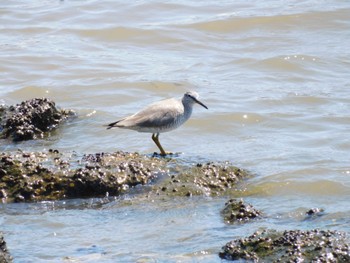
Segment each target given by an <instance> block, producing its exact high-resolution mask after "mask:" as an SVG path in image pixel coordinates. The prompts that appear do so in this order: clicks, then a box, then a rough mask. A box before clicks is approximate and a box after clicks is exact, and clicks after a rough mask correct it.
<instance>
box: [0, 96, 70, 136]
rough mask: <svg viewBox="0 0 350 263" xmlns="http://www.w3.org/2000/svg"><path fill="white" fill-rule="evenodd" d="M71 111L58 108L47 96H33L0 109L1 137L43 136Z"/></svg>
mask: <svg viewBox="0 0 350 263" xmlns="http://www.w3.org/2000/svg"><path fill="white" fill-rule="evenodd" d="M71 116H74V112H73V111H66V110H59V109H57V108H56V105H55V102H53V101H52V100H50V99H47V98H35V99H31V100H27V101H23V102H22V103H20V104H17V105H14V106H10V107H5V106H2V107H1V109H0V132H1V137H3V138H11V139H12V140H13V141H23V140H31V139H37V138H43V137H44V136H45V135H46V134H47V132H49V131H51V130H53V129H55V128H57V126H58V125H59V124H60V123H61V122H62V121H64V120H66V119H67V118H68V117H71Z"/></svg>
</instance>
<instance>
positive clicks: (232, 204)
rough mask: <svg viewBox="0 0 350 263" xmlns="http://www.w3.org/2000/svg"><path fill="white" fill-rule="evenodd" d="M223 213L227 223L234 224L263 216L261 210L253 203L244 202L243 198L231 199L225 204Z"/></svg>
mask: <svg viewBox="0 0 350 263" xmlns="http://www.w3.org/2000/svg"><path fill="white" fill-rule="evenodd" d="M221 215H222V216H223V217H224V221H225V222H226V223H228V224H233V223H237V222H247V221H249V220H252V219H255V218H259V217H261V212H260V211H259V210H257V209H255V208H254V207H253V206H252V205H250V204H247V203H244V202H243V200H239V201H238V200H236V199H231V200H229V201H228V202H227V203H226V204H225V207H224V209H223V210H222V211H221Z"/></svg>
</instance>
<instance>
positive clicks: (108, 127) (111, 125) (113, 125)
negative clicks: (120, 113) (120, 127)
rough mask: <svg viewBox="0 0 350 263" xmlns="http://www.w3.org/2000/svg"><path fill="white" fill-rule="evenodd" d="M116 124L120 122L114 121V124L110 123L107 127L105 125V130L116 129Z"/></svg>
mask: <svg viewBox="0 0 350 263" xmlns="http://www.w3.org/2000/svg"><path fill="white" fill-rule="evenodd" d="M118 122H120V120H119V121H116V122H112V123H110V124H107V125H105V126H107V130H109V129H112V128H114V127H117V126H116V124H118Z"/></svg>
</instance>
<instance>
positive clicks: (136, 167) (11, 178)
mask: <svg viewBox="0 0 350 263" xmlns="http://www.w3.org/2000/svg"><path fill="white" fill-rule="evenodd" d="M163 169H166V161H165V160H163V159H154V158H148V157H145V156H141V155H138V154H130V153H123V152H117V153H114V154H96V155H88V156H84V157H83V158H79V157H77V156H74V155H71V156H68V157H67V156H64V155H63V154H60V153H59V152H58V151H56V150H49V151H48V152H47V153H24V152H20V151H19V152H16V153H12V154H9V153H2V154H0V195H1V198H2V199H3V200H5V201H7V202H11V201H15V202H23V201H41V200H56V199H61V198H73V197H102V196H106V195H119V194H121V193H123V192H125V191H126V190H128V189H129V188H130V187H133V186H136V185H139V184H141V185H144V184H148V183H149V182H150V181H152V180H153V179H154V178H156V177H157V176H158V175H159V174H161V173H164V172H165V171H164V170H163Z"/></svg>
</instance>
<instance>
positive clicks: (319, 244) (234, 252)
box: [219, 229, 350, 263]
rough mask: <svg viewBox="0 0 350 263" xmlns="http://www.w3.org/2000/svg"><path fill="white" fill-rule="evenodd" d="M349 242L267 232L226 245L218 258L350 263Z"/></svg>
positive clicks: (333, 234) (314, 233)
mask: <svg viewBox="0 0 350 263" xmlns="http://www.w3.org/2000/svg"><path fill="white" fill-rule="evenodd" d="M348 241H349V240H348V238H347V237H346V235H345V234H344V233H342V232H338V231H331V230H327V231H323V230H317V229H315V230H309V231H301V230H290V231H284V232H278V231H275V230H264V231H262V232H256V233H254V234H253V235H251V236H250V237H247V238H242V239H237V240H233V241H231V242H229V243H227V244H226V245H225V246H224V247H223V248H222V251H221V252H220V253H219V256H220V257H221V258H223V259H228V260H249V261H253V262H344V263H345V262H350V248H349V243H348Z"/></svg>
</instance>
